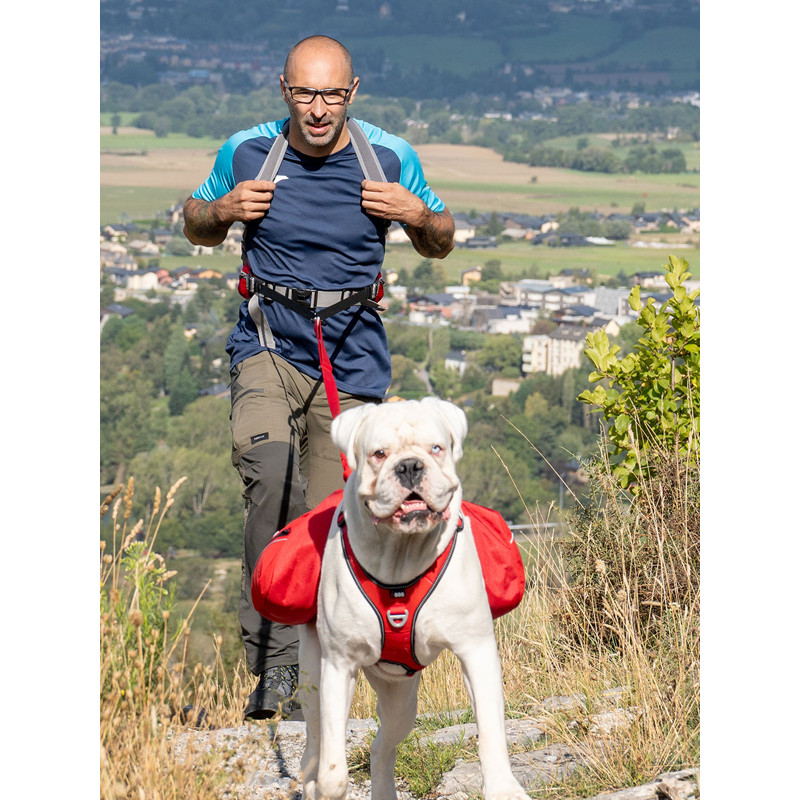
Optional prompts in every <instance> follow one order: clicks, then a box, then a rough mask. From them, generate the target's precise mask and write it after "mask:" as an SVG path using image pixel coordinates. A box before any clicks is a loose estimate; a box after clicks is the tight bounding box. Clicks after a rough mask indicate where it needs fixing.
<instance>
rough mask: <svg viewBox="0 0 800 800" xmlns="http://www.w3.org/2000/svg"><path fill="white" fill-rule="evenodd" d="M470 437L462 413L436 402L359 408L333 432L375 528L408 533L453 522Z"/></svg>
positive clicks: (345, 415) (338, 421)
mask: <svg viewBox="0 0 800 800" xmlns="http://www.w3.org/2000/svg"><path fill="white" fill-rule="evenodd" d="M466 434H467V417H466V415H465V414H464V412H463V411H462V410H461V409H460V408H458V407H457V406H455V405H453V404H452V403H448V402H446V401H444V400H439V399H437V398H435V397H426V398H423V399H422V400H403V401H400V402H396V403H383V404H380V405H363V406H359V407H358V408H353V409H350V410H348V411H345V412H343V413H342V414H340V415H339V416H338V417H336V418H335V419H334V420H333V426H332V428H331V437H332V438H333V441H334V443H335V444H336V445H337V447H339V449H340V450H341V451H342V452H343V453H345V455H346V456H347V461H348V464H349V465H350V467H351V469H352V470H353V472H354V473H355V474H354V476H353V478H351V480H355V481H356V482H357V490H358V495H359V499H360V500H361V502H363V503H364V504H365V505H366V507H367V509H368V510H369V512H370V514H371V515H372V518H373V522H375V524H378V525H388V526H390V527H392V528H394V529H395V530H397V531H400V532H406V533H417V532H427V531H429V530H430V529H431V528H433V526H434V525H436V524H437V523H438V522H440V521H441V520H442V519H448V518H449V515H450V502H451V500H452V499H453V495H454V494H455V492H456V490H457V489H458V488H459V486H460V484H459V480H458V476H457V475H456V470H455V465H456V462H457V461H458V459H459V458H461V454H462V449H461V445H462V442H463V441H464V437H465V436H466Z"/></svg>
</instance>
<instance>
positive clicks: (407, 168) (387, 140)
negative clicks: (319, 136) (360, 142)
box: [355, 119, 445, 211]
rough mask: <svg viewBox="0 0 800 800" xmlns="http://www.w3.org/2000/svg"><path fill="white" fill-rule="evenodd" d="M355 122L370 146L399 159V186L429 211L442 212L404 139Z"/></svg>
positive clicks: (420, 165) (440, 203)
mask: <svg viewBox="0 0 800 800" xmlns="http://www.w3.org/2000/svg"><path fill="white" fill-rule="evenodd" d="M355 121H356V122H357V123H358V124H359V125H360V126H361V127H362V128H363V129H364V133H366V134H367V138H368V139H369V141H370V143H371V144H376V145H379V146H381V147H386V148H388V149H389V150H392V151H393V152H394V153H395V154H396V155H397V157H398V158H399V159H400V181H399V182H400V185H401V186H405V187H406V189H408V190H409V191H410V192H413V193H414V194H415V195H417V197H419V198H420V199H421V200H422V201H423V202H424V203H425V204H426V205H427V206H428V208H430V210H431V211H444V208H445V205H444V202H443V201H442V200H441V199H440V198H439V197H437V196H436V194H435V193H434V191H433V189H431V187H430V186H428V183H427V181H426V180H425V175H424V173H423V171H422V164H421V163H420V160H419V156H418V155H417V153H416V151H415V150H414V148H413V147H412V146H411V145H410V144H409V143H408V142H407V141H406V140H405V139H401V138H400V137H399V136H395V135H394V134H392V133H387V132H386V131H384V130H382V129H381V128H378V127H376V126H375V125H371V124H370V123H369V122H364V121H363V120H360V119H357V120H355Z"/></svg>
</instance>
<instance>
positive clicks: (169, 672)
mask: <svg viewBox="0 0 800 800" xmlns="http://www.w3.org/2000/svg"><path fill="white" fill-rule="evenodd" d="M184 480H185V479H184V478H182V479H181V480H179V481H178V482H177V483H176V484H175V485H174V486H173V487H172V488H171V489H170V490H169V492H168V493H167V496H166V498H165V499H164V500H163V503H162V497H161V492H160V490H159V489H156V492H155V496H154V498H153V502H152V510H151V512H150V514H149V520H148V522H147V523H146V524H145V521H144V519H139V520H138V522H135V523H133V522H132V510H133V507H134V480H133V478H131V479H130V480H129V481H128V483H127V485H126V486H125V487H123V486H119V487H118V488H117V489H116V490H115V491H114V492H112V493H111V494H110V495H109V496H108V497H107V498H106V500H105V501H104V502H103V504H102V505H101V508H100V512H101V516H103V515H105V514H106V513H110V514H111V524H112V537H111V548H110V549H111V552H106V549H107V548H106V546H105V543H104V542H103V543H101V559H100V745H101V747H100V796H101V798H103V800H119V799H120V798H126V799H127V798H131V799H132V800H134V799H135V800H141V798H147V800H173V798H174V800H183V798H188V800H195V799H196V800H201V798H202V799H203V800H206V799H207V798H209V797H212V796H219V794H220V792H221V791H222V789H223V787H224V785H225V783H226V781H228V780H229V778H228V774H227V773H226V772H225V771H224V770H223V769H222V768H221V765H222V761H223V759H224V756H225V753H223V752H220V751H216V752H215V751H211V752H206V751H205V749H204V748H201V749H194V748H193V747H192V746H191V744H189V745H187V746H186V747H185V748H183V750H182V752H181V753H180V754H178V752H177V751H176V749H175V743H176V735H177V734H178V733H184V732H187V731H191V730H192V729H198V728H203V727H204V726H207V724H208V721H209V720H212V719H213V720H214V723H215V725H218V726H224V725H234V724H238V723H239V722H240V719H241V717H240V714H241V709H242V708H243V700H244V696H245V695H246V693H247V691H249V689H247V688H245V679H244V677H243V676H244V672H243V670H238V671H236V672H234V673H233V675H232V676H228V675H226V674H225V672H224V670H222V669H221V667H220V654H219V646H220V644H221V641H219V640H218V639H216V640H215V641H214V645H215V658H214V660H213V663H211V664H207V665H203V664H197V665H195V666H194V668H189V667H188V665H187V659H186V655H187V648H188V643H189V637H190V635H191V622H192V618H193V615H194V611H195V610H196V608H197V605H198V603H200V602H201V601H202V596H203V593H204V592H205V588H208V585H206V587H205V588H204V589H203V591H202V592H201V593H200V596H199V597H198V598H197V602H196V603H195V605H194V607H193V608H192V609H191V610H190V611H189V613H188V614H187V616H186V617H185V618H184V619H175V617H174V615H173V613H172V611H173V600H174V588H173V587H172V585H171V580H172V578H173V577H174V575H175V572H174V571H172V570H167V569H166V567H165V564H164V559H163V557H162V556H161V555H159V553H158V552H157V550H156V549H155V545H156V539H157V536H158V531H159V527H160V525H161V522H162V520H163V519H164V515H165V514H166V512H167V510H168V509H169V508H170V506H171V505H172V504H173V502H174V497H175V493H176V491H177V490H178V488H179V487H180V485H181V483H183V481H184Z"/></svg>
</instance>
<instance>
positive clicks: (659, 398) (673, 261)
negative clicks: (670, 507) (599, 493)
mask: <svg viewBox="0 0 800 800" xmlns="http://www.w3.org/2000/svg"><path fill="white" fill-rule="evenodd" d="M665 269H666V270H667V275H666V280H667V284H668V285H669V286H670V288H671V289H672V292H673V294H672V296H671V297H670V298H669V299H668V300H667V301H666V302H665V303H664V304H663V305H662V306H661V308H660V309H659V310H656V304H655V301H654V300H653V298H652V297H651V298H648V300H647V303H646V304H644V305H643V304H642V301H641V298H640V287H639V286H635V287H634V288H633V290H632V291H631V294H630V300H629V302H630V304H631V308H633V309H634V311H638V312H639V318H638V319H637V323H638V324H639V325H640V326H641V327H642V328H643V329H644V334H643V335H642V337H641V338H640V339H639V341H638V342H637V344H636V345H635V347H634V350H633V352H631V353H629V354H628V355H626V356H625V357H624V358H619V356H618V354H619V352H620V350H621V348H620V346H619V345H614V346H613V347H612V346H611V344H610V342H609V339H608V336H607V335H606V333H605V331H602V330H601V331H597V332H595V333H590V334H588V335H587V337H586V342H587V347H586V350H585V351H584V352H585V353H586V356H587V358H588V359H589V360H590V361H591V362H592V364H593V365H594V368H595V371H594V372H592V373H591V374H590V375H589V381H590V382H591V383H598V382H600V381H603V383H601V384H600V385H599V386H597V387H596V388H595V389H594V391H589V390H588V389H587V390H586V391H584V392H582V393H581V394H580V395H579V396H578V400H580V402H582V403H587V404H589V405H594V406H597V408H596V409H595V410H596V411H600V412H602V414H603V416H604V417H605V419H606V421H607V422H608V423H609V427H608V429H607V436H608V441H609V443H610V445H611V448H612V450H611V459H612V465H613V470H612V471H613V473H614V475H615V476H616V478H617V480H618V481H619V484H620V486H621V487H622V488H623V489H625V488H629V487H631V486H632V485H635V484H636V483H637V482H638V481H639V480H640V479H641V477H642V476H644V475H647V474H648V473H649V471H650V468H651V458H650V455H651V453H652V452H654V451H663V452H667V453H671V454H672V455H671V458H674V459H683V458H686V459H688V460H689V461H691V460H692V459H694V458H696V457H698V456H699V452H700V438H699V436H700V311H699V309H698V308H697V306H695V304H694V301H695V299H696V298H697V296H698V294H699V291H700V290H699V289H696V290H695V291H693V292H688V291H687V290H686V287H685V286H684V285H683V283H684V281H685V280H687V279H688V278H689V277H691V274H690V273H689V272H688V262H687V261H686V259H683V258H675V257H674V256H670V257H669V265H667V266H665Z"/></svg>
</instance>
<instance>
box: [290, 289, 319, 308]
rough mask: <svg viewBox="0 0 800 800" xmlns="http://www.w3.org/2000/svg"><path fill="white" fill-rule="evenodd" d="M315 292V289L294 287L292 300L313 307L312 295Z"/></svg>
mask: <svg viewBox="0 0 800 800" xmlns="http://www.w3.org/2000/svg"><path fill="white" fill-rule="evenodd" d="M313 293H314V290H313V289H292V300H294V302H295V303H299V304H300V305H301V306H307V307H308V308H311V295H312V294H313Z"/></svg>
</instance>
